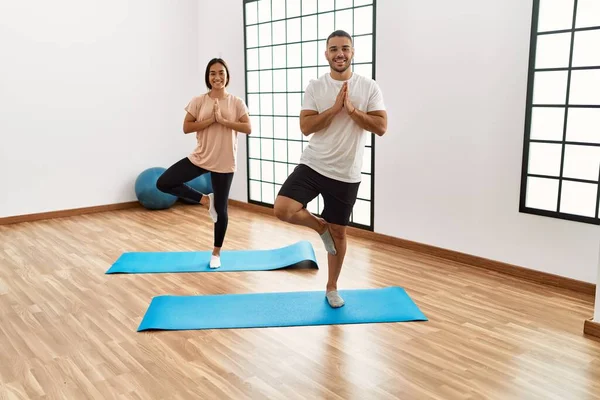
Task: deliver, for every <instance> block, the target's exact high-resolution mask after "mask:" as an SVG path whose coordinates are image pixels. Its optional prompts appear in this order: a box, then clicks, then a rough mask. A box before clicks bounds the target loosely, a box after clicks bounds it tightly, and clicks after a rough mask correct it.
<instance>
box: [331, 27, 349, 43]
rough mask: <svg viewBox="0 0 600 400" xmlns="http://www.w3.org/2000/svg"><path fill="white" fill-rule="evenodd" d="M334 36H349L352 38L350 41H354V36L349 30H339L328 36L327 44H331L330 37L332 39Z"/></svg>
mask: <svg viewBox="0 0 600 400" xmlns="http://www.w3.org/2000/svg"><path fill="white" fill-rule="evenodd" d="M332 37H347V38H348V39H350V43H352V36H350V34H349V33H348V32H346V31H342V30H337V31H334V32H332V33H331V35H329V37H328V38H327V46H329V39H331V38H332Z"/></svg>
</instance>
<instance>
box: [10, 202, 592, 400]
mask: <svg viewBox="0 0 600 400" xmlns="http://www.w3.org/2000/svg"><path fill="white" fill-rule="evenodd" d="M302 239H310V240H311V241H312V242H313V244H314V246H315V250H316V253H317V257H318V260H319V262H320V263H321V265H322V268H321V269H320V270H319V271H314V270H299V271H295V272H292V271H274V272H252V273H212V274H201V273H197V274H158V275H105V274H104V272H105V271H106V270H107V269H108V268H109V267H110V265H111V264H112V262H114V261H115V260H116V259H117V257H119V255H120V254H121V253H122V252H124V251H163V250H206V249H209V248H210V247H211V245H212V225H211V223H210V222H209V217H208V215H207V213H206V211H205V209H201V208H198V207H197V206H196V207H195V206H178V207H175V208H173V209H170V210H167V211H161V212H148V211H143V210H141V209H131V210H124V211H114V212H109V213H104V214H90V215H86V216H79V217H72V218H64V219H56V220H50V221H40V222H33V223H23V224H20V225H10V226H2V227H0V246H1V247H0V249H1V251H0V318H1V319H0V322H1V323H0V357H1V358H0V399H36V398H43V399H50V398H57V399H58V398H60V399H65V398H66V399H88V398H98V399H107V398H128V399H129V398H130V399H221V398H233V399H246V398H252V399H261V398H269V399H306V398H308V399H392V398H394V399H396V398H397V399H544V400H548V399H561V400H564V399H578V400H580V399H592V398H600V341H597V340H594V339H592V338H587V337H584V336H583V334H582V326H583V321H584V320H585V319H587V318H589V317H590V316H591V315H592V314H593V298H592V296H589V295H580V294H577V293H574V292H568V291H566V290H561V289H556V288H552V287H544V286H542V285H538V284H532V283H527V282H522V281H519V280H517V279H515V278H511V277H505V276H502V275H499V274H496V273H491V272H487V271H483V270H479V269H476V268H472V267H469V266H465V265H460V264H456V263H451V262H446V261H443V260H440V259H435V258H433V257H430V256H426V255H422V254H417V253H414V252H411V251H407V250H402V249H399V248H396V247H392V246H390V245H384V244H378V243H373V242H369V241H368V240H365V239H353V238H351V239H350V242H349V250H348V254H347V262H346V264H345V267H344V270H343V271H342V276H341V280H340V288H376V287H383V286H389V285H398V286H402V287H404V288H405V289H406V290H407V292H408V293H409V294H410V295H411V297H412V298H413V299H414V301H415V302H416V303H417V304H418V306H419V307H420V308H421V310H422V311H423V312H424V313H425V314H426V315H427V317H428V318H429V319H430V320H429V321H428V322H409V323H396V324H365V325H344V326H316V327H297V328H268V329H245V330H210V331H183V332H152V333H137V332H136V329H137V326H138V324H139V323H140V321H141V318H142V316H143V315H144V312H145V311H146V308H147V306H148V304H149V301H150V300H151V298H152V297H153V296H156V295H161V294H182V295H184V294H220V293H248V292H269V291H293V290H318V289H324V285H325V281H326V264H325V262H326V253H325V251H324V249H323V246H322V244H321V243H320V241H319V238H318V237H317V236H316V235H312V234H311V233H310V232H308V231H306V230H304V229H302V228H296V227H291V226H288V225H284V224H283V223H280V222H279V221H277V220H275V219H274V218H272V217H270V216H265V215H257V214H253V213H251V212H249V211H246V210H243V209H239V208H231V209H230V224H229V231H228V236H227V239H226V246H227V248H228V249H268V248H273V247H279V246H284V245H287V244H290V243H292V242H294V241H297V240H302ZM214 312H219V310H218V309H215V310H214Z"/></svg>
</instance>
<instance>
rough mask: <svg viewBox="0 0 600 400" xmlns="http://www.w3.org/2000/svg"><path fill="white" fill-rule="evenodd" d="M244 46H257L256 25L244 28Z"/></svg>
mask: <svg viewBox="0 0 600 400" xmlns="http://www.w3.org/2000/svg"><path fill="white" fill-rule="evenodd" d="M246 46H248V47H257V46H258V27H257V26H256V25H253V26H249V27H247V28H246Z"/></svg>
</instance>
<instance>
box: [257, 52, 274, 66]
mask: <svg viewBox="0 0 600 400" xmlns="http://www.w3.org/2000/svg"><path fill="white" fill-rule="evenodd" d="M258 52H259V59H260V60H259V61H260V69H270V68H272V66H273V62H272V61H273V60H272V53H273V49H272V48H271V47H261V48H260V49H259V50H258Z"/></svg>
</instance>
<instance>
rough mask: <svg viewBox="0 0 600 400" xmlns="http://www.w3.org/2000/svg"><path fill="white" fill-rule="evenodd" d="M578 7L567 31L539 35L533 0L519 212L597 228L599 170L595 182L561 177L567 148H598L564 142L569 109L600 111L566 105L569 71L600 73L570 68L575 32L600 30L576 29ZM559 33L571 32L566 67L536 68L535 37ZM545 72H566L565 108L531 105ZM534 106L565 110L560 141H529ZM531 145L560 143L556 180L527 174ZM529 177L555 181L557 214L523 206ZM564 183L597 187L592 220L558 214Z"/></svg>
mask: <svg viewBox="0 0 600 400" xmlns="http://www.w3.org/2000/svg"><path fill="white" fill-rule="evenodd" d="M577 7H578V0H574V2H573V17H572V22H571V27H570V28H569V29H559V30H552V31H543V32H538V21H539V11H540V0H533V8H532V20H531V32H530V47H529V65H528V77H527V102H526V113H525V129H524V131H525V136H524V141H523V156H522V172H521V189H520V200H519V211H520V212H521V213H525V214H532V215H539V216H544V217H551V218H556V219H562V220H568V221H576V222H582V223H587V224H593V225H600V218H599V216H598V209H599V206H600V168H599V171H598V177H597V180H585V179H576V178H569V177H564V176H563V168H564V161H565V149H566V147H567V146H569V145H576V146H594V147H600V141H599V142H597V143H596V142H589V143H588V142H572V141H568V140H566V136H567V123H568V116H569V109H574V108H600V104H597V105H594V104H585V105H581V104H569V96H570V89H571V72H572V71H578V70H600V66H582V67H573V66H572V62H573V50H574V42H575V34H576V32H582V31H590V30H600V26H590V27H583V28H577V27H576V19H577V14H578V8H577ZM560 33H571V38H570V45H569V46H570V47H569V64H568V66H567V67H559V68H536V53H537V38H538V36H542V35H552V34H560ZM599 48H600V45H599ZM544 71H567V86H566V98H565V104H564V105H556V104H533V95H534V79H535V73H536V72H544ZM534 107H557V108H564V110H565V115H564V119H563V126H562V139H561V140H560V141H555V140H542V139H531V122H532V114H533V108H534ZM599 129H600V128H599ZM531 143H551V144H560V145H561V160H560V172H559V175H558V177H555V176H547V175H536V174H530V173H529V172H528V167H529V155H530V144H531ZM529 177H533V178H544V179H553V180H558V193H557V204H556V211H550V210H544V209H537V208H532V207H528V206H527V205H526V200H527V183H528V178H529ZM563 182H580V183H589V184H595V185H597V187H596V208H595V216H594V217H589V216H585V215H579V214H570V213H565V212H561V211H560V206H561V194H562V184H563Z"/></svg>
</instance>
